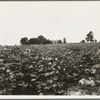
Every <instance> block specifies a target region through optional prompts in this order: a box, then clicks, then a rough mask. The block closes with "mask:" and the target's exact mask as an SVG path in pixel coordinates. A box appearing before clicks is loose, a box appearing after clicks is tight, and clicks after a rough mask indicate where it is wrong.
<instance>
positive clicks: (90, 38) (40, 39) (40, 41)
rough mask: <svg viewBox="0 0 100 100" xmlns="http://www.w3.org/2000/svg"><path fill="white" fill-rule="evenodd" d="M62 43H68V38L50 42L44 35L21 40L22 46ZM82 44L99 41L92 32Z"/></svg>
mask: <svg viewBox="0 0 100 100" xmlns="http://www.w3.org/2000/svg"><path fill="white" fill-rule="evenodd" d="M62 43H67V42H66V38H63V41H62V40H55V41H52V40H49V39H46V38H45V37H44V36H43V35H40V36H38V37H37V38H30V39H28V38H27V37H23V38H21V40H20V44H22V45H30V44H62ZM80 43H97V40H96V39H94V34H93V32H92V31H90V32H89V33H88V34H87V35H86V38H85V39H83V40H82V41H80Z"/></svg>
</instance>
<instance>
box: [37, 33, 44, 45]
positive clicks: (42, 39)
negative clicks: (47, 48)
mask: <svg viewBox="0 0 100 100" xmlns="http://www.w3.org/2000/svg"><path fill="white" fill-rule="evenodd" d="M38 40H39V43H40V44H46V38H45V37H44V36H42V35H40V36H38Z"/></svg>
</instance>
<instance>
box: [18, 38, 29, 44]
mask: <svg viewBox="0 0 100 100" xmlns="http://www.w3.org/2000/svg"><path fill="white" fill-rule="evenodd" d="M27 42H28V38H27V37H24V38H21V40H20V44H22V45H26V44H27Z"/></svg>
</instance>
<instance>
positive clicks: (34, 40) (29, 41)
mask: <svg viewBox="0 0 100 100" xmlns="http://www.w3.org/2000/svg"><path fill="white" fill-rule="evenodd" d="M28 43H29V44H39V43H40V42H39V40H38V38H30V39H29V40H28Z"/></svg>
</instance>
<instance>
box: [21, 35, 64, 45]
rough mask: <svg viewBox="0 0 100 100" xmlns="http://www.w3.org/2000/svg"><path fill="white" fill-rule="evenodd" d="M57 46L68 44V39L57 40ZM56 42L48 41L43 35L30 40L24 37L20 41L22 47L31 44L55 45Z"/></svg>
mask: <svg viewBox="0 0 100 100" xmlns="http://www.w3.org/2000/svg"><path fill="white" fill-rule="evenodd" d="M55 42H56V43H55V44H62V43H66V38H64V39H63V42H62V40H57V41H55ZM53 43H54V41H52V40H49V39H46V38H45V37H44V36H43V35H40V36H38V37H37V38H30V39H28V38H27V37H23V38H21V40H20V44H22V45H30V44H53Z"/></svg>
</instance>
